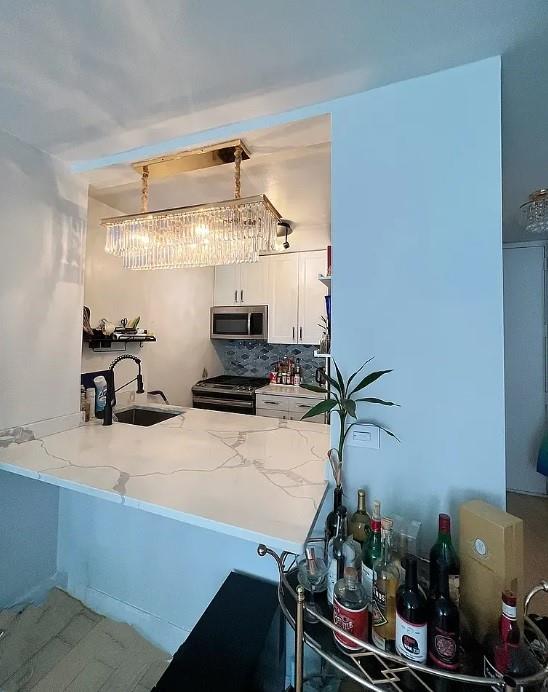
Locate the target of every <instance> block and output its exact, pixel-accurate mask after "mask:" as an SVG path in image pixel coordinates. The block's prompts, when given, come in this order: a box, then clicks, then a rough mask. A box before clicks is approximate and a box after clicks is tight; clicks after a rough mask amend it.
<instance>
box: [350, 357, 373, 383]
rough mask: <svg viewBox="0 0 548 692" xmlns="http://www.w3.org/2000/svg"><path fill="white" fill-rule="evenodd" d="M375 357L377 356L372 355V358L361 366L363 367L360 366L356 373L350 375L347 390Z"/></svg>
mask: <svg viewBox="0 0 548 692" xmlns="http://www.w3.org/2000/svg"><path fill="white" fill-rule="evenodd" d="M374 357H375V356H372V357H371V358H368V359H367V360H366V361H365V363H364V364H363V365H362V366H361V368H358V370H356V372H355V373H353V374H352V375H350V378H349V380H348V382H347V383H346V388H347V390H349V389H350V385H351V384H352V380H353V379H354V378H355V377H356V375H358V374H359V373H360V372H361V371H362V370H363V369H364V368H365V366H366V365H367V364H368V363H370V362H371V361H372V360H373V358H374Z"/></svg>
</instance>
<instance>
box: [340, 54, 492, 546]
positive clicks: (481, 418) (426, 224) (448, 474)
mask: <svg viewBox="0 0 548 692" xmlns="http://www.w3.org/2000/svg"><path fill="white" fill-rule="evenodd" d="M500 127H501V114H500V61H499V59H497V58H494V59H490V60H486V61H483V62H480V63H476V64H472V65H467V66H464V67H460V68H457V69H454V70H449V71H446V72H442V73H439V74H435V75H431V76H428V77H423V78H419V79H414V80H411V81H407V82H403V83H400V84H394V85H392V86H389V87H386V88H382V89H378V90H375V91H370V92H368V93H364V94H359V95H356V96H354V97H352V98H348V99H344V100H342V101H340V102H338V106H337V108H335V109H334V111H333V117H332V128H333V170H332V192H333V197H332V214H333V218H332V225H333V248H334V280H333V315H334V321H333V344H334V346H333V348H334V353H335V356H336V358H337V360H338V362H339V364H340V366H341V368H342V370H343V371H344V373H345V374H346V375H348V374H350V373H351V372H352V371H353V370H354V369H356V368H357V367H359V366H360V365H361V364H362V362H363V361H364V360H365V359H366V358H369V357H370V356H375V361H374V367H375V368H376V369H386V368H393V369H394V372H393V373H392V374H389V375H387V376H386V377H385V378H384V380H382V382H381V383H379V384H378V386H377V385H374V386H372V387H371V390H370V391H371V393H373V392H374V394H375V395H378V396H380V397H385V398H389V399H391V400H393V401H396V402H399V403H400V404H401V408H398V409H386V408H383V407H377V408H374V407H371V406H370V407H369V408H368V409H366V408H365V405H363V404H361V405H360V409H359V413H360V415H362V416H364V417H366V416H375V417H376V419H377V420H378V421H380V422H382V423H383V424H385V425H386V426H387V427H389V428H391V429H392V430H394V431H395V432H396V433H397V434H398V436H399V437H400V438H401V444H398V443H396V442H394V441H393V440H391V439H389V438H387V437H383V439H382V449H381V450H380V451H373V450H367V449H359V448H351V447H348V448H347V474H346V481H347V483H346V491H347V494H348V495H349V497H350V500H349V501H351V502H352V503H353V502H354V497H355V496H354V492H355V489H356V488H357V487H358V486H360V485H363V486H366V487H367V488H368V489H369V492H370V493H371V494H372V495H373V496H375V497H378V498H379V499H381V500H382V501H383V502H384V511H385V512H396V511H397V512H399V513H402V514H408V515H410V516H413V517H416V518H419V519H421V520H422V521H423V522H424V528H425V531H426V534H427V535H429V534H432V532H433V529H434V525H435V515H436V514H437V513H438V512H439V511H445V510H450V511H451V512H452V513H453V514H456V509H457V504H458V503H459V502H461V501H462V500H465V499H467V498H470V497H483V498H486V499H487V500H490V501H492V502H494V503H496V504H498V505H501V506H504V501H505V500H504V494H505V459H504V389H503V322H502V245H501V150H500V149H501V146H500Z"/></svg>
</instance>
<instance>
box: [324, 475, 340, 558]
mask: <svg viewBox="0 0 548 692" xmlns="http://www.w3.org/2000/svg"><path fill="white" fill-rule="evenodd" d="M342 498H343V489H342V485H336V486H335V489H334V490H333V509H332V510H331V512H329V514H328V515H327V517H326V519H325V549H326V551H327V546H328V545H329V541H330V540H331V539H332V538H333V536H334V535H335V533H336V531H337V510H338V509H339V507H341V506H342Z"/></svg>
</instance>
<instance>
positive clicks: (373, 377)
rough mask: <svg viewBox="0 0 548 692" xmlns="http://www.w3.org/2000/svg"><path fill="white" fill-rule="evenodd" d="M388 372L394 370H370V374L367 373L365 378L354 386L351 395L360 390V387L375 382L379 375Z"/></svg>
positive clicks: (362, 387)
mask: <svg viewBox="0 0 548 692" xmlns="http://www.w3.org/2000/svg"><path fill="white" fill-rule="evenodd" d="M388 372H392V370H377V371H376V372H370V373H369V375H366V376H365V377H364V378H363V380H362V381H361V382H359V383H358V384H357V385H356V386H355V387H354V389H353V390H352V391H351V392H350V396H351V395H352V394H355V393H356V392H359V391H360V389H364V388H365V387H368V386H369V385H370V384H371V383H372V382H375V380H378V379H379V377H382V376H383V375H386V373H388Z"/></svg>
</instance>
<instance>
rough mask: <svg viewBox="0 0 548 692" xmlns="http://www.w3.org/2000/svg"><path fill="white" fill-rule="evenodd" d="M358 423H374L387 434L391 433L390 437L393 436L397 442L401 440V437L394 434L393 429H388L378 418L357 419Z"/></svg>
mask: <svg viewBox="0 0 548 692" xmlns="http://www.w3.org/2000/svg"><path fill="white" fill-rule="evenodd" d="M357 424H358V425H374V426H375V427H376V428H380V429H381V430H382V431H383V432H385V433H386V434H387V435H390V437H393V438H394V439H395V440H397V442H401V440H400V438H399V437H397V436H396V435H394V433H393V432H392V431H391V430H388V428H385V427H384V426H383V425H380V423H377V421H376V420H361V419H360V420H359V421H357Z"/></svg>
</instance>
